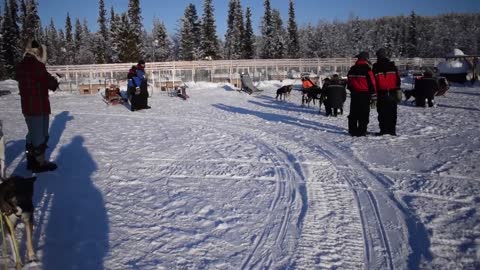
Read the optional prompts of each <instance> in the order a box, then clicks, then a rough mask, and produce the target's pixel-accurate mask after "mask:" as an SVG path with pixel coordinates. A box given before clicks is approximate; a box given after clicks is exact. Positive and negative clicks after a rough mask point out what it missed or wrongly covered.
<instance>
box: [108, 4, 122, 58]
mask: <svg viewBox="0 0 480 270" xmlns="http://www.w3.org/2000/svg"><path fill="white" fill-rule="evenodd" d="M120 23H121V19H120V16H118V15H117V14H115V10H114V9H113V6H112V7H111V8H110V31H109V37H110V43H109V44H108V45H109V46H108V47H107V48H108V50H109V53H108V55H110V59H109V60H110V63H118V62H119V61H120V58H119V53H120V43H121V40H120V38H119V25H120Z"/></svg>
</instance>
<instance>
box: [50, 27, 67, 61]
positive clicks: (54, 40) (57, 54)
mask: <svg viewBox="0 0 480 270" xmlns="http://www.w3.org/2000/svg"><path fill="white" fill-rule="evenodd" d="M46 29H47V30H46V33H45V45H46V46H47V56H48V58H47V61H48V63H49V64H50V65H57V64H59V62H60V61H59V59H60V58H61V54H62V49H61V48H59V45H60V44H59V40H58V35H57V29H56V28H55V24H54V23H53V19H50V25H49V26H48V27H47V28H46ZM64 50H65V49H64ZM65 52H66V50H65Z"/></svg>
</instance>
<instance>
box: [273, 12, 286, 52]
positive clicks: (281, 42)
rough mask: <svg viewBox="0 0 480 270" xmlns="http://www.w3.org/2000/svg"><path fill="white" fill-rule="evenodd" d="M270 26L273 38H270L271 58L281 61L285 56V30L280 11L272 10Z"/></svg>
mask: <svg viewBox="0 0 480 270" xmlns="http://www.w3.org/2000/svg"><path fill="white" fill-rule="evenodd" d="M272 24H273V37H272V46H273V47H272V49H273V54H272V57H273V58H275V59H282V58H283V56H284V55H285V29H284V28H283V22H282V17H281V16H280V11H279V10H277V9H273V10H272Z"/></svg>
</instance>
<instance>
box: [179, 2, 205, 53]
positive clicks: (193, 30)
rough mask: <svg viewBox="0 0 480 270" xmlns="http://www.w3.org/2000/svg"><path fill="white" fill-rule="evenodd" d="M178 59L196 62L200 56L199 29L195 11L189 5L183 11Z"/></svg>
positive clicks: (193, 6)
mask: <svg viewBox="0 0 480 270" xmlns="http://www.w3.org/2000/svg"><path fill="white" fill-rule="evenodd" d="M179 36H180V48H179V57H180V59H181V60H186V61H192V60H198V59H199V58H200V57H201V55H200V53H199V52H200V38H199V37H200V29H199V23H198V15H197V9H196V8H195V5H193V4H189V5H188V6H187V8H186V9H185V13H184V16H183V18H182V22H181V29H180V35H179Z"/></svg>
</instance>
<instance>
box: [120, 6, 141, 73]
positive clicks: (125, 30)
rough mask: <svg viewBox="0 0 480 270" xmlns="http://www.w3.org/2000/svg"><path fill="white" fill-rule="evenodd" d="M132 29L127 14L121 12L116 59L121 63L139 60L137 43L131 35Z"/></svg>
mask: <svg viewBox="0 0 480 270" xmlns="http://www.w3.org/2000/svg"><path fill="white" fill-rule="evenodd" d="M133 31H134V29H133V26H132V24H131V23H130V21H129V19H128V15H127V14H126V13H123V14H122V15H121V16H120V23H119V24H118V30H117V33H118V36H117V40H119V41H121V42H119V43H118V59H119V61H120V62H122V63H136V62H137V61H138V60H139V57H138V52H137V51H136V50H137V48H138V47H137V44H136V43H135V38H134V37H133V35H132V32H133Z"/></svg>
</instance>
